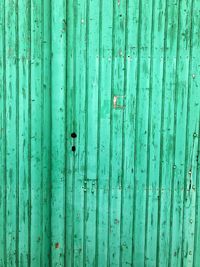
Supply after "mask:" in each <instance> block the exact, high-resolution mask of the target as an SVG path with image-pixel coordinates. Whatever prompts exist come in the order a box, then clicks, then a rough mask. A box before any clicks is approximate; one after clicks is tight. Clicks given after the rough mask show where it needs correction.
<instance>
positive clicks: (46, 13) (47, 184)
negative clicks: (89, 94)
mask: <svg viewBox="0 0 200 267" xmlns="http://www.w3.org/2000/svg"><path fill="white" fill-rule="evenodd" d="M42 8H43V10H42V27H43V28H42V33H43V34H42V54H43V55H42V56H43V62H42V81H41V83H42V84H41V90H42V99H41V100H42V106H43V109H42V177H41V178H42V188H43V192H42V200H41V201H42V202H41V205H42V212H43V214H42V216H43V223H42V228H43V229H42V233H43V235H42V256H41V257H42V258H41V266H49V264H50V246H51V244H50V241H51V236H50V235H51V229H50V228H51V217H50V216H51V211H50V207H51V205H50V199H51V161H50V159H51V157H50V155H51V154H50V153H51V31H50V29H51V6H50V4H49V2H48V1H43V6H42Z"/></svg>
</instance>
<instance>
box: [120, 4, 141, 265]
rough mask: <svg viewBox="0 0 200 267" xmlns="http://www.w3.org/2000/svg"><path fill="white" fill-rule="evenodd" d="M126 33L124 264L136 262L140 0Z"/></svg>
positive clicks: (131, 6) (133, 8)
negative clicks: (136, 130)
mask: <svg viewBox="0 0 200 267" xmlns="http://www.w3.org/2000/svg"><path fill="white" fill-rule="evenodd" d="M126 16H127V17H126V36H125V42H126V43H125V47H126V49H125V66H124V67H125V70H124V76H125V77H124V91H125V92H124V95H126V101H125V106H126V107H125V109H124V122H123V135H124V141H123V149H124V156H123V162H122V163H123V176H124V178H123V182H122V200H121V201H122V203H121V209H122V211H121V261H120V266H130V265H132V264H133V263H132V254H133V253H132V252H133V228H134V227H133V220H134V202H133V199H134V153H135V150H134V144H135V123H136V121H135V117H136V80H137V62H138V58H137V56H136V46H137V38H135V36H137V34H138V16H139V2H138V1H127V14H126Z"/></svg>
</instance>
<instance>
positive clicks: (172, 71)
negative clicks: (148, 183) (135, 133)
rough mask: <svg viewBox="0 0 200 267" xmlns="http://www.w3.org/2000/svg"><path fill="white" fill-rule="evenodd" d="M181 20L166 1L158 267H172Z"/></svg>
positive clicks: (177, 12)
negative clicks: (177, 84) (176, 110)
mask: <svg viewBox="0 0 200 267" xmlns="http://www.w3.org/2000/svg"><path fill="white" fill-rule="evenodd" d="M178 19H179V3H178V2H176V3H175V2H173V1H171V0H168V1H166V20H165V25H166V29H165V43H164V50H165V53H164V65H163V71H164V74H163V94H162V124H161V143H160V188H159V190H160V194H159V210H158V216H159V217H158V219H159V220H158V239H157V240H158V241H157V242H158V244H157V264H158V265H161V266H162V265H163V266H168V264H169V249H170V248H169V244H170V223H171V201H172V194H173V172H174V168H175V164H174V150H173V149H174V140H173V136H174V112H175V81H176V63H177V60H176V56H177V31H178Z"/></svg>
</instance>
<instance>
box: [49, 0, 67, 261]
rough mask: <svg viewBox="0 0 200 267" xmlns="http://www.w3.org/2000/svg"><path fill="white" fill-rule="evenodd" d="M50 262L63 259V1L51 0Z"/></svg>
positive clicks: (64, 157)
mask: <svg viewBox="0 0 200 267" xmlns="http://www.w3.org/2000/svg"><path fill="white" fill-rule="evenodd" d="M51 15H52V19H51V26H52V44H51V45H52V61H51V66H52V68H51V73H52V75H51V110H52V114H51V119H52V131H51V155H52V156H51V187H52V188H51V210H52V213H51V245H52V250H51V264H52V266H59V265H60V266H64V262H65V253H66V250H65V242H66V241H65V197H66V195H65V178H66V175H65V174H66V146H65V138H66V137H65V127H66V126H65V121H66V110H65V97H66V2H65V1H57V2H54V1H52V3H51Z"/></svg>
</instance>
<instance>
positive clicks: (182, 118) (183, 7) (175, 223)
mask: <svg viewBox="0 0 200 267" xmlns="http://www.w3.org/2000/svg"><path fill="white" fill-rule="evenodd" d="M179 9H180V11H179V25H178V38H177V40H178V41H177V67H176V80H175V82H176V83H175V113H174V117H175V119H174V120H175V121H174V130H175V134H174V172H173V192H172V203H171V207H172V211H171V220H172V225H171V237H170V244H169V248H170V255H169V256H170V264H171V265H172V266H181V260H182V238H183V236H182V221H183V193H184V180H185V153H186V154H187V151H185V148H186V147H185V146H186V143H187V141H186V126H187V114H188V90H189V88H190V85H189V84H188V75H189V64H190V32H191V1H188V2H187V3H186V1H183V2H180V6H179Z"/></svg>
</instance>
